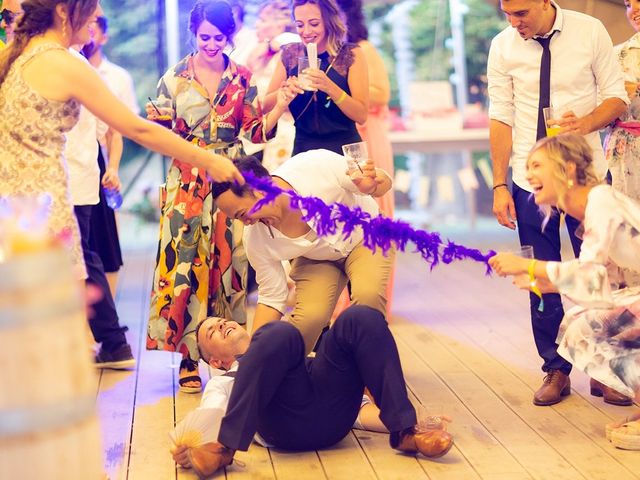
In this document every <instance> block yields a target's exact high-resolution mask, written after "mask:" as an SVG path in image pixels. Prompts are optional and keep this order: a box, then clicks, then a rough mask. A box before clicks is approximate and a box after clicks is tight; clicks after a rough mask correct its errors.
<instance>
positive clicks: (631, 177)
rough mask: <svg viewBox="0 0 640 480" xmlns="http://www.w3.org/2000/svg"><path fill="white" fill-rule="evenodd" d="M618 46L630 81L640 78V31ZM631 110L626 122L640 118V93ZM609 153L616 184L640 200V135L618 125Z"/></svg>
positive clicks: (611, 135)
mask: <svg viewBox="0 0 640 480" xmlns="http://www.w3.org/2000/svg"><path fill="white" fill-rule="evenodd" d="M616 49H617V50H618V61H619V62H620V66H621V67H622V70H623V72H624V79H625V81H627V82H633V83H638V82H640V33H636V34H635V35H634V36H633V37H631V38H630V39H629V40H627V41H626V42H625V43H623V44H622V45H620V46H618V47H617V48H616ZM630 100H631V104H630V105H629V108H628V110H627V111H626V112H625V113H624V114H623V116H622V117H621V118H620V120H621V121H623V122H629V121H639V120H640V96H639V95H638V93H636V95H634V96H633V97H632V98H630ZM605 156H606V159H607V164H608V167H609V171H610V172H611V177H612V185H613V188H615V189H616V190H619V191H621V192H622V193H624V194H625V195H627V196H629V197H631V198H634V199H636V200H640V136H637V135H634V134H633V133H631V132H629V131H627V130H625V129H624V128H622V127H614V128H612V129H611V131H610V132H609V135H608V136H607V139H606V141H605Z"/></svg>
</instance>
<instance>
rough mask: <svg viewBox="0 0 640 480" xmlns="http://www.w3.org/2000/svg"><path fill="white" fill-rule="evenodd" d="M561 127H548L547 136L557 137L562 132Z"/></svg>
mask: <svg viewBox="0 0 640 480" xmlns="http://www.w3.org/2000/svg"><path fill="white" fill-rule="evenodd" d="M561 129H562V127H558V126H553V127H547V137H555V136H556V135H558V134H559V133H560V130H561Z"/></svg>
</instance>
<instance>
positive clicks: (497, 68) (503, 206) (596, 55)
mask: <svg viewBox="0 0 640 480" xmlns="http://www.w3.org/2000/svg"><path fill="white" fill-rule="evenodd" d="M500 5H501V9H502V11H503V12H504V13H505V15H506V17H507V20H508V21H509V23H510V26H509V27H507V28H506V29H505V30H503V31H502V32H500V33H499V34H498V35H496V37H495V38H494V39H493V41H492V43H491V49H490V51H489V60H488V65H487V75H488V79H489V98H490V101H491V105H490V108H489V117H490V119H491V120H490V122H491V123H490V144H491V158H492V161H493V182H494V185H493V192H494V200H493V212H494V215H495V216H496V218H497V220H498V222H499V223H500V224H501V225H503V226H505V227H507V228H510V229H515V227H516V221H517V225H518V235H519V238H520V243H521V244H522V245H532V246H533V248H534V256H535V258H537V259H541V260H560V235H559V234H560V231H559V228H560V226H559V224H560V221H559V215H556V216H554V217H552V219H551V220H550V222H549V223H548V224H547V226H546V227H545V229H544V232H543V231H542V226H541V222H542V218H543V217H542V215H540V212H539V211H538V208H537V207H536V205H535V203H534V201H533V198H532V196H531V195H530V193H531V191H532V188H531V186H530V185H529V183H528V182H527V180H526V159H527V156H528V154H529V151H530V150H531V148H532V147H533V145H534V144H535V142H536V136H537V126H538V107H539V100H540V92H541V88H540V85H541V81H542V79H543V75H541V61H542V60H543V47H542V44H543V43H545V42H547V41H548V42H549V51H550V58H551V68H550V77H549V78H550V88H549V92H550V105H551V106H552V107H554V109H555V110H556V111H561V112H562V111H563V110H564V111H565V113H564V115H563V116H562V118H561V119H560V121H559V125H560V126H561V127H562V129H561V132H562V133H567V132H573V133H579V134H581V135H584V136H585V138H586V139H587V141H588V142H589V144H590V145H591V147H592V148H593V152H594V159H595V164H596V167H597V170H598V171H599V173H600V175H602V177H604V174H605V171H606V164H605V161H604V154H603V150H602V146H601V144H600V139H599V136H598V130H599V129H600V128H602V127H604V126H605V125H607V124H608V123H610V122H611V121H613V120H614V119H615V118H617V117H618V116H619V115H620V114H622V113H623V112H624V110H625V108H626V103H627V102H628V99H627V95H626V92H625V89H624V82H623V78H622V72H621V71H620V67H619V66H618V63H617V60H616V57H615V56H614V53H613V47H612V43H611V38H610V37H609V35H608V34H607V32H606V30H605V28H604V26H603V25H602V23H601V22H600V21H599V20H597V19H595V18H593V17H590V16H588V15H584V14H582V13H578V12H573V11H570V10H562V9H561V8H560V7H559V6H558V5H557V4H556V3H554V2H553V1H551V0H501V2H500ZM545 38H550V39H549V40H545ZM599 101H600V102H601V103H598V102H599ZM543 134H544V132H543ZM509 164H510V165H511V168H512V180H513V187H512V192H510V191H509V187H508V185H507V170H508V167H509ZM566 223H567V228H568V230H569V235H570V238H571V243H572V246H573V250H574V252H575V254H576V255H577V254H578V252H579V250H580V241H579V240H578V239H577V238H576V237H575V235H574V232H575V229H576V227H577V226H578V221H577V220H576V219H573V218H571V217H566ZM543 300H544V308H543V311H540V309H539V306H540V299H539V298H538V297H537V296H536V295H534V294H533V293H532V294H531V320H532V326H533V334H534V339H535V342H536V347H537V349H538V353H539V355H540V356H541V357H542V359H543V360H544V363H543V366H542V370H543V371H544V372H545V373H546V374H547V375H546V376H545V380H544V382H543V385H542V387H541V388H540V389H539V390H538V391H537V392H536V393H535V395H534V403H535V404H536V405H553V404H555V403H557V402H559V401H560V400H561V399H562V397H563V396H564V395H568V394H569V392H570V388H571V385H570V381H569V377H568V375H569V372H570V371H571V364H570V363H568V362H567V361H566V360H564V359H563V358H562V357H560V356H559V355H558V352H557V344H556V337H557V334H558V327H559V325H560V322H561V320H562V317H563V315H564V311H563V309H562V302H561V300H560V296H559V295H557V294H548V295H543Z"/></svg>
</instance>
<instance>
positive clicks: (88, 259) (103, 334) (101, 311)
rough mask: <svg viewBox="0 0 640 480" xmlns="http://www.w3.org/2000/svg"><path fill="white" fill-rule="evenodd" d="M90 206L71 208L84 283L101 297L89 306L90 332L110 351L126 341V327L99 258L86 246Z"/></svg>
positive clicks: (103, 347)
mask: <svg viewBox="0 0 640 480" xmlns="http://www.w3.org/2000/svg"><path fill="white" fill-rule="evenodd" d="M92 209H93V205H76V206H75V207H74V210H75V214H76V219H77V220H78V226H79V227H80V236H81V238H82V254H83V256H84V263H85V265H86V267H87V275H88V278H87V283H91V284H93V285H95V286H96V287H98V288H99V289H100V293H101V297H102V298H101V299H100V300H99V301H98V302H96V303H95V304H93V305H92V308H93V311H94V315H93V316H92V317H91V318H90V319H89V326H90V327H91V333H93V338H95V340H96V342H100V343H101V344H102V349H103V350H104V351H108V352H111V351H114V350H117V349H118V348H120V347H121V346H122V345H125V344H126V343H127V339H126V337H125V336H124V332H125V331H126V330H127V329H126V327H121V326H120V323H119V320H118V312H117V311H116V305H115V303H114V301H113V296H112V295H111V289H110V288H109V282H108V281H107V277H106V275H105V273H104V267H103V266H102V260H100V257H99V256H98V254H97V253H95V252H94V251H92V250H91V249H90V248H89V235H90V233H91V210H92Z"/></svg>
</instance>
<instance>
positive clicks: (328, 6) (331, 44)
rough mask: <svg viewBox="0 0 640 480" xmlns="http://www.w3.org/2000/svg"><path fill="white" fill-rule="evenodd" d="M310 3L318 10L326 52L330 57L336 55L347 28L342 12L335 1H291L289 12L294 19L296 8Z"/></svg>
mask: <svg viewBox="0 0 640 480" xmlns="http://www.w3.org/2000/svg"><path fill="white" fill-rule="evenodd" d="M307 3H310V4H312V5H317V6H318V8H319V9H320V15H321V16H322V22H323V23H324V30H325V34H326V35H327V52H329V55H331V56H332V57H335V56H336V55H338V52H339V51H340V48H341V47H342V45H343V44H344V41H345V38H346V36H347V28H346V27H345V22H344V19H343V14H342V10H340V9H339V8H338V5H336V2H335V0H293V2H292V4H291V10H292V11H293V15H294V19H295V13H296V12H295V11H296V8H297V7H301V6H302V5H306V4H307Z"/></svg>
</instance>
